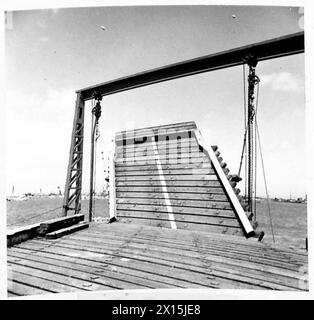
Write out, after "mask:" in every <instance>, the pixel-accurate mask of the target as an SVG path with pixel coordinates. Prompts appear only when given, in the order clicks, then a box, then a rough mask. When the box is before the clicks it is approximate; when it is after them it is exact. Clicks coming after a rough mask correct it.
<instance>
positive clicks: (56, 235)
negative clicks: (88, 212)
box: [45, 222, 89, 239]
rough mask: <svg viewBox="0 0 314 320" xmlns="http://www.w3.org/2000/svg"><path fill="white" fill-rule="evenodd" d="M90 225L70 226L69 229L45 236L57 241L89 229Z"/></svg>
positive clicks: (85, 223)
mask: <svg viewBox="0 0 314 320" xmlns="http://www.w3.org/2000/svg"><path fill="white" fill-rule="evenodd" d="M88 226H89V224H88V223H87V222H84V223H79V224H75V225H74V226H70V227H67V228H63V229H59V230H57V231H53V232H49V233H47V234H46V235H45V237H46V238H47V239H57V238H61V237H63V236H65V235H67V234H71V233H73V232H76V231H79V230H82V229H86V228H88Z"/></svg>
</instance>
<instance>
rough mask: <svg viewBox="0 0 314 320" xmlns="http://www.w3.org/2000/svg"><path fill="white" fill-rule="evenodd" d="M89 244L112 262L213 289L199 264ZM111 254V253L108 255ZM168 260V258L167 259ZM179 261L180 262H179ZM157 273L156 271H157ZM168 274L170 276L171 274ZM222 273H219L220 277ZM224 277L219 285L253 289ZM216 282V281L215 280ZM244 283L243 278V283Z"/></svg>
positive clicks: (209, 273)
mask: <svg viewBox="0 0 314 320" xmlns="http://www.w3.org/2000/svg"><path fill="white" fill-rule="evenodd" d="M88 242H89V243H90V244H86V249H88V250H91V251H93V252H97V253H101V254H103V253H104V252H108V254H110V255H112V256H113V259H112V261H116V260H115V258H116V257H117V258H121V257H124V258H127V259H130V260H131V261H132V263H134V264H135V265H137V266H139V265H141V266H142V267H144V266H145V265H147V264H151V265H153V266H154V268H155V270H156V271H157V270H159V272H165V274H167V275H168V276H169V273H170V272H171V271H172V272H171V273H172V274H174V275H175V276H176V277H177V278H180V279H183V280H186V281H189V282H190V287H195V286H193V285H192V284H193V283H194V284H196V285H197V287H215V285H212V286H211V282H212V279H213V271H212V270H211V269H210V268H203V267H200V266H199V262H198V263H195V265H191V264H190V263H189V264H187V263H182V262H181V261H180V260H178V259H177V258H176V259H177V260H175V259H170V260H169V259H167V258H166V259H165V258H163V259H161V257H160V255H159V254H158V253H155V254H154V255H153V256H151V255H150V250H149V247H146V248H147V250H149V252H147V254H143V249H141V250H139V251H137V250H135V249H133V248H132V250H129V249H128V248H125V249H122V248H119V249H115V250H111V251H110V250H109V251H108V250H107V249H105V248H104V246H103V244H102V245H101V244H98V245H97V243H95V242H94V241H93V240H92V239H91V240H90V241H88ZM62 247H66V248H75V242H74V243H73V241H72V243H71V240H67V243H66V244H64V243H63V244H62ZM110 252H111V253H110ZM156 255H157V256H156ZM168 258H169V257H168ZM179 261H180V262H179ZM157 272H158V271H157ZM171 273H170V274H171ZM216 273H217V272H216ZM222 274H223V273H221V275H222ZM223 276H224V277H226V275H225V274H223ZM224 277H221V278H220V279H219V281H220V283H223V282H225V285H226V284H228V285H229V287H237V288H239V287H245V288H253V287H254V285H252V284H250V282H248V281H246V283H245V284H244V285H243V283H241V282H240V283H239V282H238V281H237V280H234V279H232V278H231V279H230V278H229V279H228V280H225V279H224ZM217 280H218V279H217ZM243 282H245V278H244V281H243Z"/></svg>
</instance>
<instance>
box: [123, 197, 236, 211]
mask: <svg viewBox="0 0 314 320" xmlns="http://www.w3.org/2000/svg"><path fill="white" fill-rule="evenodd" d="M117 204H132V205H133V204H136V205H138V204H143V205H153V206H165V199H159V198H149V197H147V198H120V197H117ZM171 205H172V206H176V207H182V208H185V207H193V208H205V209H218V210H231V211H233V209H232V207H231V205H230V203H229V202H227V201H225V202H223V201H214V200H206V201H204V200H191V199H187V200H179V199H172V200H171Z"/></svg>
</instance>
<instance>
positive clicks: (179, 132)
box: [115, 124, 196, 143]
mask: <svg viewBox="0 0 314 320" xmlns="http://www.w3.org/2000/svg"><path fill="white" fill-rule="evenodd" d="M195 129H196V125H195V124H194V125H188V126H183V127H173V126H169V127H168V128H165V127H160V128H158V127H153V128H152V129H141V130H139V131H128V132H126V133H123V134H119V133H117V134H116V136H115V141H116V143H117V142H119V141H122V140H129V139H135V140H136V141H141V140H142V139H143V138H145V137H154V136H158V138H159V139H160V140H166V138H165V136H173V137H174V138H177V137H179V139H180V138H182V139H187V138H189V137H190V135H189V131H192V130H195ZM159 139H158V140H159Z"/></svg>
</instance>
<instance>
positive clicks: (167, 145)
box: [116, 137, 200, 153]
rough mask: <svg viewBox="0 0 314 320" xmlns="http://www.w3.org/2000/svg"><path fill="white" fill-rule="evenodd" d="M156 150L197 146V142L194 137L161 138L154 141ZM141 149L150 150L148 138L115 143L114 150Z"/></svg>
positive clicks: (130, 150) (120, 151) (121, 151)
mask: <svg viewBox="0 0 314 320" xmlns="http://www.w3.org/2000/svg"><path fill="white" fill-rule="evenodd" d="M156 145H157V149H158V152H164V150H167V149H177V148H178V147H181V148H199V147H200V146H199V144H198V142H197V141H196V139H195V138H194V137H193V138H186V139H185V138H183V139H179V140H178V139H172V140H170V139H169V140H162V141H157V142H156ZM134 150H135V151H141V150H152V145H151V143H150V141H149V140H145V142H142V143H136V144H134V143H130V144H125V145H116V152H117V153H128V152H134Z"/></svg>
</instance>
